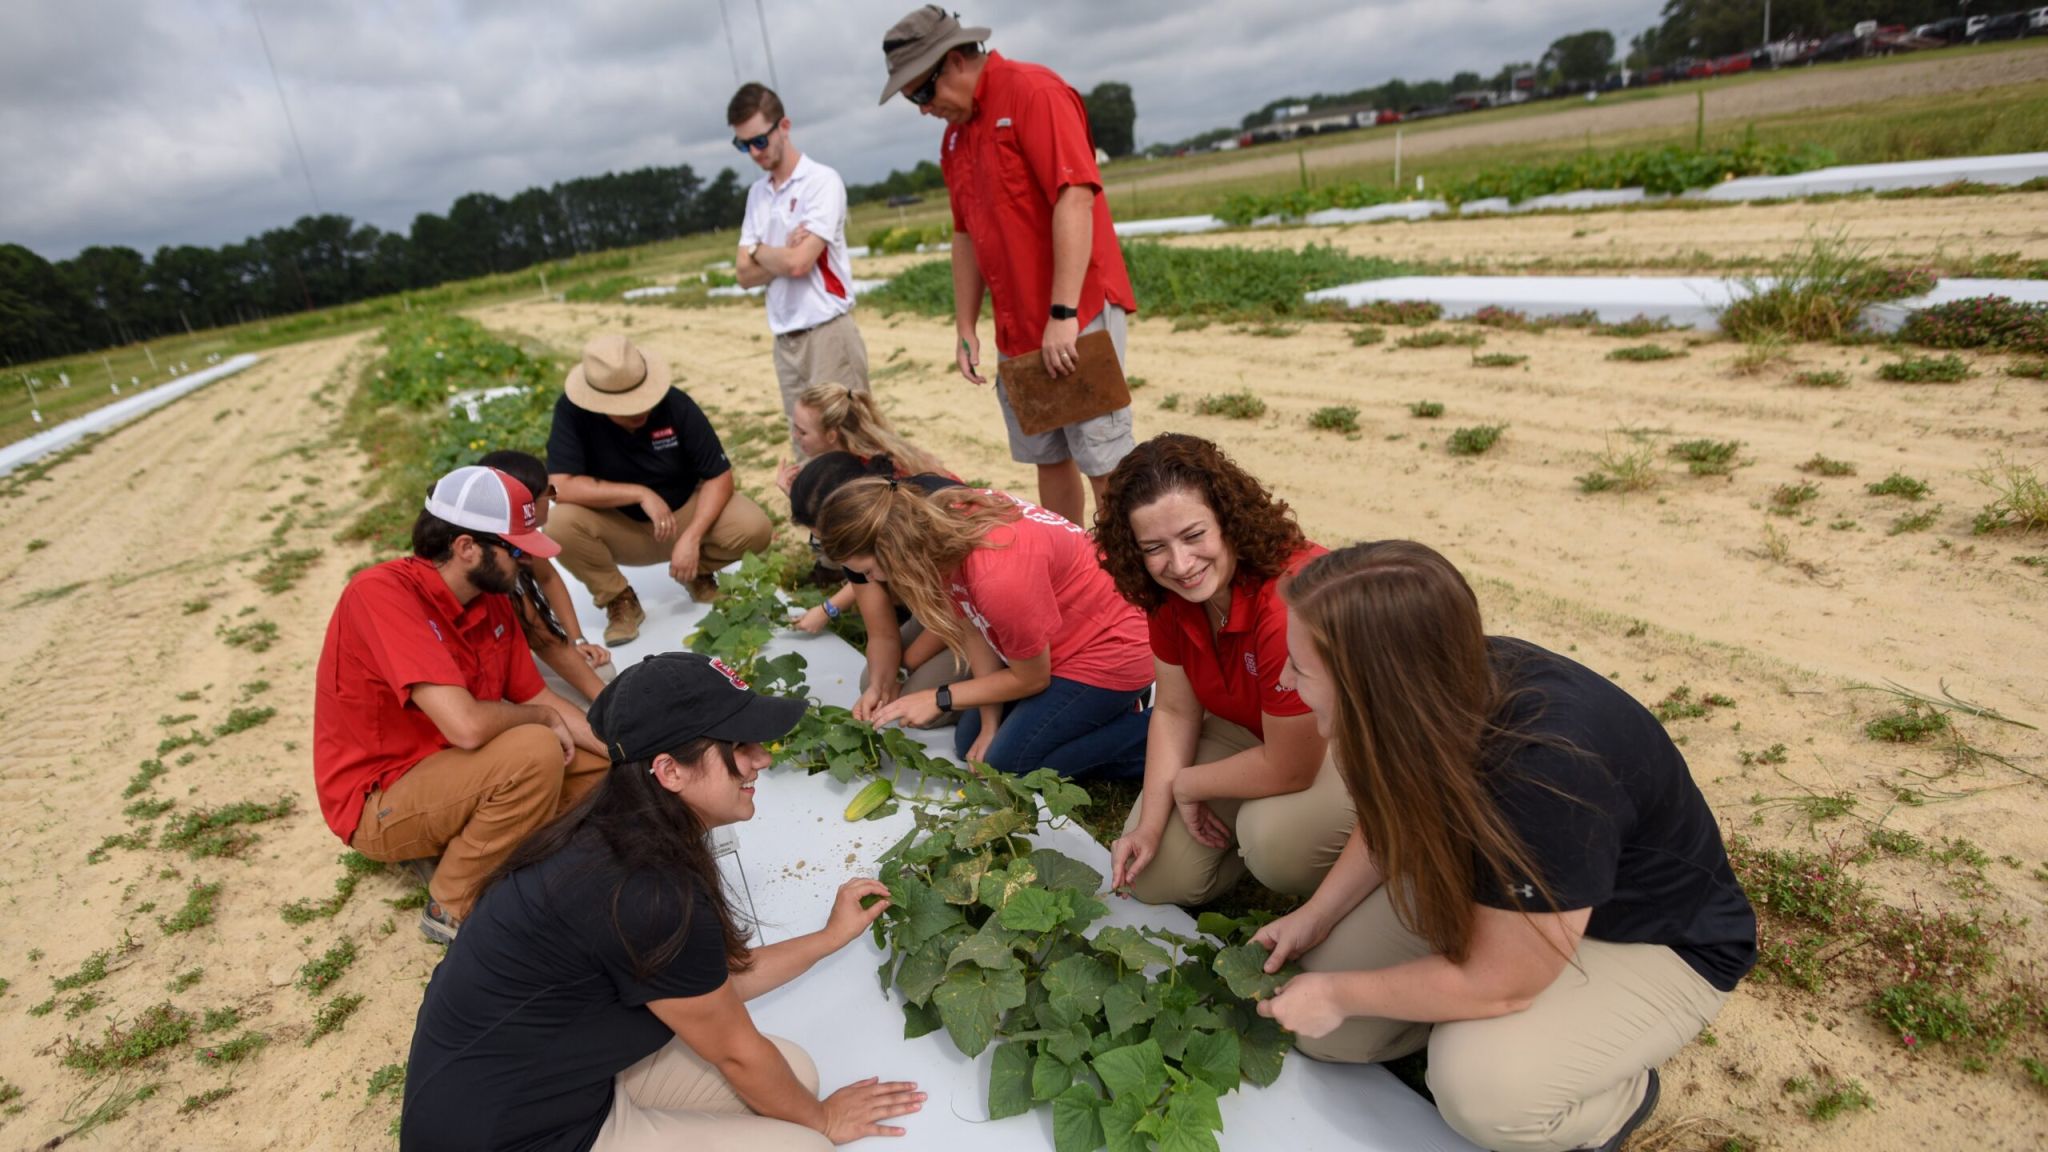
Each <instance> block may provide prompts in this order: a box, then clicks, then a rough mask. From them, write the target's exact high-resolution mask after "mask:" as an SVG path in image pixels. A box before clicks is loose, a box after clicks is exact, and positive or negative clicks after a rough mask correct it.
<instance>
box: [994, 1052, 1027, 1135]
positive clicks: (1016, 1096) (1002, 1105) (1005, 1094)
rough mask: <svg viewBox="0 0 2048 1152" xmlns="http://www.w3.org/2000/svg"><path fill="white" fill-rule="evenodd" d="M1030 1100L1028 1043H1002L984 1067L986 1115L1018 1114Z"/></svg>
mask: <svg viewBox="0 0 2048 1152" xmlns="http://www.w3.org/2000/svg"><path fill="white" fill-rule="evenodd" d="M1031 1100H1032V1093H1031V1046H1030V1045H1028V1044H1004V1045H1002V1046H1001V1047H999V1048H997V1049H996V1055H995V1061H994V1063H993V1064H991V1065H990V1066H989V1070H988V1118H989V1119H991V1120H1001V1119H1003V1118H1004V1117H1006V1116H1022V1115H1023V1114H1024V1113H1026V1112H1029V1111H1031Z"/></svg>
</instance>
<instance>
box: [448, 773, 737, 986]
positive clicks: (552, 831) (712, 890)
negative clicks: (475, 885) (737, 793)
mask: <svg viewBox="0 0 2048 1152" xmlns="http://www.w3.org/2000/svg"><path fill="white" fill-rule="evenodd" d="M669 756H670V757H671V758H672V759H674V760H675V761H676V763H677V764H679V765H681V766H682V768H683V770H684V771H685V772H712V771H716V770H717V769H718V767H721V766H722V767H723V768H724V769H725V771H726V772H727V773H729V774H731V775H733V776H738V775H740V768H739V760H738V757H737V754H736V753H735V752H734V751H733V746H732V745H731V744H728V743H726V742H725V741H722V740H713V739H711V738H710V737H708V736H700V737H698V738H697V739H695V740H691V741H690V742H688V743H686V744H684V745H683V746H682V747H680V748H678V749H676V750H675V751H674V752H671V753H669ZM653 766H654V761H653V759H651V758H650V759H646V760H632V761H628V762H626V763H623V764H613V765H612V766H611V769H610V771H608V772H607V773H605V778H604V779H603V780H600V781H598V784H597V787H595V788H593V789H591V790H590V794H589V795H588V796H585V797H584V798H583V800H582V801H581V802H580V803H578V804H577V805H576V806H575V807H573V808H571V809H569V810H568V811H567V812H564V813H562V814H561V815H560V816H557V817H555V818H554V819H553V820H552V821H550V822H549V823H547V824H545V825H543V826H542V827H541V828H540V829H539V830H538V831H536V832H534V833H533V835H531V836H528V837H527V838H526V839H525V840H522V841H520V843H519V846H518V847H516V848H514V849H513V850H512V854H511V855H509V856H507V857H506V858H505V859H504V860H503V861H502V862H500V863H499V865H498V866H497V868H495V869H493V870H492V872H491V874H490V877H489V878H488V879H486V880H485V881H484V885H483V887H484V890H485V891H489V890H490V888H491V887H492V886H493V885H495V884H497V883H498V882H499V881H501V880H504V879H505V878H506V877H508V876H510V875H512V873H514V872H517V871H518V870H519V869H521V868H524V867H527V866H528V865H531V864H538V863H540V862H541V861H543V860H546V859H547V858H548V857H550V856H553V855H554V854H556V853H557V852H560V851H562V850H564V849H566V848H568V847H569V845H570V844H571V843H572V842H573V841H574V840H575V839H576V838H577V837H578V835H580V834H581V833H583V832H584V831H586V830H588V831H589V832H590V833H592V834H594V835H595V836H596V837H597V838H598V840H599V842H600V843H601V844H603V845H604V847H605V848H607V849H608V850H609V851H610V853H611V855H612V857H613V859H614V860H615V862H616V867H617V872H618V876H617V879H616V881H615V882H614V884H613V885H612V891H611V904H610V911H611V917H612V927H613V929H614V930H615V931H616V932H618V934H619V940H620V942H621V943H622V944H623V945H624V946H625V950H626V956H627V959H628V960H630V961H631V962H632V965H633V972H634V975H635V976H637V977H639V978H640V979H642V980H645V979H648V978H650V977H652V976H653V975H654V974H655V973H657V972H659V971H661V970H662V969H663V968H666V967H667V966H668V965H669V964H670V963H671V962H672V961H674V960H675V958H676V954H677V953H679V952H681V951H682V949H683V944H684V943H685V942H686V941H688V940H689V938H690V920H691V917H692V915H693V914H694V912H695V910H696V908H697V902H696V900H695V898H694V896H695V894H702V896H703V897H704V900H705V903H707V904H709V905H710V906H711V910H712V911H713V912H714V913H716V914H717V916H718V928H719V936H720V938H721V939H722V940H723V941H724V946H725V967H726V971H728V972H744V971H746V970H747V969H748V968H749V967H751V966H752V965H753V963H754V956H753V952H752V951H751V950H750V949H749V948H748V947H747V935H748V928H747V926H746V925H745V924H743V923H742V922H741V921H740V919H739V917H738V915H737V914H736V913H735V912H734V911H733V906H732V901H731V899H730V898H729V897H728V896H727V894H726V888H725V881H724V878H723V876H722V875H721V874H720V873H719V871H718V865H717V863H716V862H715V861H714V860H713V858H712V855H711V845H710V841H709V839H708V835H709V833H710V829H708V828H706V827H705V826H704V822H703V821H701V820H699V819H698V818H697V813H696V812H694V811H692V810H691V808H690V806H689V804H687V803H685V802H684V801H683V799H682V797H680V796H677V795H675V794H674V793H672V792H670V791H669V790H668V789H666V788H663V787H662V786H661V784H660V783H659V782H658V781H657V780H656V779H655V778H654V773H653ZM636 873H638V874H642V875H644V876H646V877H648V878H650V879H651V880H652V881H653V883H654V884H655V885H656V886H657V895H656V901H655V903H654V904H653V905H652V910H651V915H652V916H653V918H654V919H655V920H656V922H657V923H660V922H666V923H669V924H672V925H673V926H674V929H673V931H671V932H670V933H669V934H668V936H666V937H665V938H663V939H662V941H661V943H659V944H657V945H655V946H654V948H653V949H652V950H650V951H647V952H644V953H643V952H642V951H641V950H640V948H639V947H638V945H636V944H635V943H634V940H635V938H636V937H637V938H639V939H643V940H644V939H646V938H647V936H648V933H647V932H646V931H645V928H644V926H643V927H641V928H639V929H638V930H635V931H628V929H627V927H626V925H625V924H624V923H623V922H622V921H621V919H620V917H619V902H620V899H621V897H622V896H623V894H624V892H625V888H626V882H627V881H628V880H629V879H630V878H631V877H633V876H634V875H635V874H636ZM671 901H672V902H673V904H672V905H671V903H670V902H671Z"/></svg>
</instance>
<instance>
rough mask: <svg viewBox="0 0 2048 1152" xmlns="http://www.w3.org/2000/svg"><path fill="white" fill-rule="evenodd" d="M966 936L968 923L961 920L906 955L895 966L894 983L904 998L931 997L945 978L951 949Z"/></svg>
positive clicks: (920, 999) (922, 1000)
mask: <svg viewBox="0 0 2048 1152" xmlns="http://www.w3.org/2000/svg"><path fill="white" fill-rule="evenodd" d="M966 938H967V927H966V925H965V924H961V925H960V926H958V927H955V928H949V929H947V930H946V931H944V932H941V933H940V934H938V935H937V936H934V937H932V938H931V939H929V940H927V941H925V942H924V943H923V944H921V945H919V946H918V949H917V951H915V952H912V953H911V954H910V955H909V956H907V957H905V958H904V960H903V967H901V968H898V969H897V970H896V987H897V989H898V990H899V991H901V992H902V993H903V998H904V999H905V1000H908V1001H910V1002H911V1003H912V1004H923V1003H925V1002H926V1001H928V1000H930V999H931V995H932V990H933V989H935V988H937V987H938V986H939V981H941V980H944V979H945V978H946V972H947V970H948V969H947V965H948V963H949V962H950V961H951V960H952V958H953V949H955V948H957V947H959V945H960V942H961V941H962V940H964V939H966Z"/></svg>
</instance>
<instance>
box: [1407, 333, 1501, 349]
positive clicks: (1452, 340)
mask: <svg viewBox="0 0 2048 1152" xmlns="http://www.w3.org/2000/svg"><path fill="white" fill-rule="evenodd" d="M1484 343H1486V337H1484V336H1482V335H1480V334H1479V333H1477V332H1454V331H1451V330H1450V329H1448V328H1431V329H1429V330H1428V331H1426V332H1417V333H1415V334H1414V335H1411V336H1403V337H1401V338H1400V339H1399V340H1396V341H1394V347H1396V348H1452V347H1456V348H1477V347H1479V346H1480V345H1481V344H1484Z"/></svg>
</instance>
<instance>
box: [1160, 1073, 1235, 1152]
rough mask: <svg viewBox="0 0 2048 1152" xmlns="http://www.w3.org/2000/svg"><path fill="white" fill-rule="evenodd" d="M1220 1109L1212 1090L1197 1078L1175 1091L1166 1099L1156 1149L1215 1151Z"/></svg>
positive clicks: (1220, 1123) (1190, 1151) (1172, 1151)
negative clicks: (1164, 1119)
mask: <svg viewBox="0 0 2048 1152" xmlns="http://www.w3.org/2000/svg"><path fill="white" fill-rule="evenodd" d="M1222 1128H1223V1113H1222V1112H1221V1111H1219V1110H1218V1109H1217V1107H1216V1090H1215V1089H1214V1088H1211V1087H1209V1086H1208V1085H1207V1084H1205V1083H1202V1082H1201V1081H1199V1080H1198V1081H1196V1082H1195V1083H1193V1084H1190V1085H1188V1086H1187V1087H1186V1088H1185V1089H1183V1090H1181V1091H1179V1092H1175V1093H1174V1094H1173V1095H1172V1097H1170V1098H1169V1099H1168V1100H1167V1101H1166V1122H1165V1123H1164V1124H1162V1125H1161V1126H1160V1129H1159V1152H1218V1149H1217V1145H1216V1133H1217V1132H1219V1131H1221V1130H1222Z"/></svg>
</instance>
